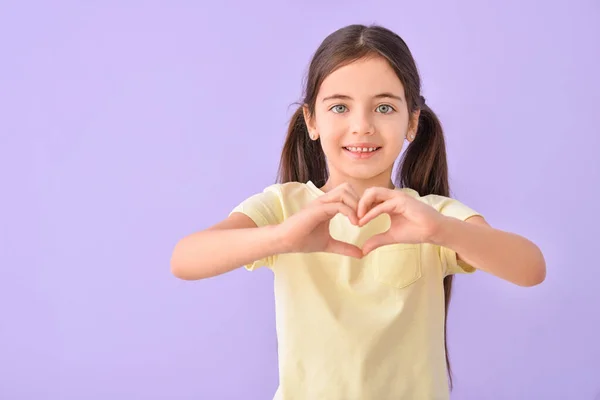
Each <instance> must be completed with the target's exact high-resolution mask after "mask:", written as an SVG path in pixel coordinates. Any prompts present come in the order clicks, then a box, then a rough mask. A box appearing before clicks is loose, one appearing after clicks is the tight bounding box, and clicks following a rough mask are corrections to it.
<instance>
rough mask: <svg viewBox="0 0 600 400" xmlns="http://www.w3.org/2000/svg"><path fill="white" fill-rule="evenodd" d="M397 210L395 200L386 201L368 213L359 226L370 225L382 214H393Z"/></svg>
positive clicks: (361, 219) (359, 221)
mask: <svg viewBox="0 0 600 400" xmlns="http://www.w3.org/2000/svg"><path fill="white" fill-rule="evenodd" d="M395 209H396V202H395V201H394V199H391V200H388V201H384V202H383V203H381V204H378V205H377V206H375V207H374V208H371V209H370V210H369V212H368V213H366V214H365V215H364V216H363V217H362V218H360V219H359V220H358V226H364V225H366V224H367V223H369V222H370V221H371V220H373V219H375V218H376V217H378V216H379V215H381V214H386V213H387V214H391V213H393V212H394V211H395Z"/></svg>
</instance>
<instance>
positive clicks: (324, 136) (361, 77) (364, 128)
mask: <svg viewBox="0 0 600 400" xmlns="http://www.w3.org/2000/svg"><path fill="white" fill-rule="evenodd" d="M304 116H305V119H306V122H307V126H308V130H309V133H310V135H311V136H312V137H313V139H316V138H317V137H318V138H320V139H321V146H322V147H323V152H324V153H325V157H326V158H327V165H328V168H329V174H330V180H333V181H335V182H336V183H335V184H339V183H341V182H344V181H354V182H357V181H360V182H362V181H377V182H378V183H380V182H379V181H380V180H381V182H384V181H385V180H387V182H389V179H390V176H391V173H392V169H393V167H394V162H395V161H396V159H397V158H398V156H399V154H400V151H401V150H402V146H403V142H404V140H405V139H408V140H409V141H412V140H413V138H412V136H411V135H414V134H416V129H417V122H418V113H414V114H413V116H412V118H409V113H408V107H407V103H406V98H405V96H404V86H403V85H402V83H401V82H400V80H399V79H398V77H397V76H396V74H395V72H394V70H393V69H392V67H391V66H390V65H389V63H388V62H387V60H385V59H384V58H381V57H370V58H366V59H361V60H358V61H355V62H353V63H351V64H349V65H346V66H344V67H341V68H339V69H337V70H336V71H334V72H333V73H331V74H330V75H329V76H328V77H327V78H325V80H324V81H323V83H322V85H321V88H320V90H319V93H318V96H317V100H316V104H315V113H314V115H313V116H309V115H308V110H307V108H306V107H305V109H304ZM383 184H384V185H385V184H386V183H385V182H384V183H383Z"/></svg>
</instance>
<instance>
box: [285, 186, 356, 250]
mask: <svg viewBox="0 0 600 400" xmlns="http://www.w3.org/2000/svg"><path fill="white" fill-rule="evenodd" d="M357 206H358V195H357V194H356V192H355V191H354V190H353V189H352V187H351V186H350V185H349V184H345V183H344V184H342V185H340V186H338V187H336V188H335V189H333V190H331V191H329V192H327V193H325V194H324V195H322V196H320V197H319V198H317V199H316V200H314V201H313V202H311V203H310V204H309V205H308V206H307V207H306V208H304V209H303V210H301V211H300V212H298V213H296V214H294V215H292V216H291V217H290V218H288V219H287V220H285V221H284V222H283V223H282V224H281V225H279V226H278V229H279V230H280V233H281V240H282V241H283V242H284V246H283V247H284V249H285V252H286V253H311V252H320V251H323V252H329V253H337V254H342V255H346V256H351V257H356V258H361V257H362V256H363V252H362V250H361V249H360V248H358V247H356V246H354V245H352V244H350V243H346V242H341V241H339V240H335V239H333V238H332V237H331V235H330V234H329V222H330V221H331V219H332V218H333V217H335V216H336V215H337V214H339V213H342V214H344V215H345V216H347V217H348V219H349V220H350V222H352V224H354V225H358V217H357V216H356V209H357Z"/></svg>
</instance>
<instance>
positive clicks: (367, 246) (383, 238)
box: [362, 231, 395, 256]
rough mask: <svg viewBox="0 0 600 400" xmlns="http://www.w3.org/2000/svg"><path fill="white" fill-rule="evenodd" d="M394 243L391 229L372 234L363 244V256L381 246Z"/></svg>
mask: <svg viewBox="0 0 600 400" xmlns="http://www.w3.org/2000/svg"><path fill="white" fill-rule="evenodd" d="M394 243H395V242H394V239H393V238H392V236H391V235H390V233H389V231H387V232H384V233H380V234H378V235H374V236H371V237H370V238H369V239H367V241H366V242H365V243H364V244H363V246H362V252H363V256H366V255H367V254H369V253H370V252H372V251H373V250H375V249H377V248H379V247H381V246H386V245H388V244H394Z"/></svg>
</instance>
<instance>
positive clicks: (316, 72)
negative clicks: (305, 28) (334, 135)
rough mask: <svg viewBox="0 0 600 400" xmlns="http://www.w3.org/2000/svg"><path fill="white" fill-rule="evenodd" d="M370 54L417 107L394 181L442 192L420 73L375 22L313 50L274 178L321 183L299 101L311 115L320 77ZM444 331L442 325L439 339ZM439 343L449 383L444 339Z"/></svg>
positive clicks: (440, 138) (437, 147)
mask: <svg viewBox="0 0 600 400" xmlns="http://www.w3.org/2000/svg"><path fill="white" fill-rule="evenodd" d="M372 56H380V57H384V58H385V59H387V61H388V62H389V63H390V66H391V67H392V68H393V69H394V71H395V72H396V75H397V76H398V78H399V79H400V81H401V82H402V84H403V85H404V91H405V93H404V94H405V97H406V101H407V104H408V110H409V112H411V113H412V112H415V111H417V110H418V109H420V110H421V113H420V116H419V125H418V130H417V135H416V138H415V140H413V141H412V142H411V143H410V144H409V145H408V147H407V149H406V151H405V152H404V154H403V156H402V158H401V160H400V164H399V168H398V170H397V172H396V179H395V184H396V186H398V187H408V188H411V189H414V190H416V191H417V192H418V193H419V195H421V196H426V195H428V194H436V195H441V196H446V197H448V196H449V195H450V193H449V192H450V189H449V184H448V166H447V162H446V148H445V142H444V135H443V131H442V126H441V124H440V121H439V120H438V118H437V116H436V115H435V114H434V112H433V111H432V110H431V109H430V108H429V107H428V106H427V105H426V104H425V101H424V98H423V97H422V96H421V79H420V77H419V73H418V70H417V66H416V65H415V61H414V59H413V56H412V54H411V52H410V50H409V49H408V46H407V45H406V43H405V42H404V40H402V38H401V37H400V36H398V35H397V34H395V33H394V32H392V31H390V30H388V29H386V28H383V27H381V26H377V25H372V26H364V25H349V26H346V27H344V28H341V29H339V30H337V31H335V32H333V33H332V34H330V35H329V36H328V37H327V38H325V40H324V41H323V43H321V45H320V46H319V48H318V49H317V51H316V52H315V54H314V57H313V59H312V61H311V63H310V67H309V70H308V76H307V79H306V85H305V90H304V93H305V94H304V100H303V101H302V103H301V104H300V107H299V108H298V110H297V111H296V112H295V113H294V115H293V116H292V118H291V121H290V124H289V128H288V132H287V137H286V139H285V143H284V146H283V150H282V154H281V160H280V165H279V171H278V182H279V183H286V182H302V183H306V182H307V181H309V180H310V181H312V182H313V183H314V184H315V185H317V186H318V187H320V186H323V185H324V184H325V182H326V181H327V178H328V176H329V174H328V171H327V164H326V161H325V154H324V153H323V149H322V148H321V144H320V142H319V140H318V139H317V140H311V139H310V138H309V135H308V129H307V126H306V122H305V120H304V114H303V109H302V106H303V105H306V106H307V107H308V111H309V113H310V114H311V115H314V112H315V102H316V98H317V93H318V91H319V88H320V86H321V84H322V82H323V80H324V79H325V78H326V77H327V76H328V75H329V74H331V73H332V72H334V71H335V70H336V69H338V68H340V67H342V66H344V65H347V64H350V63H352V62H353V61H357V60H359V59H363V58H365V57H372ZM451 289H452V275H449V276H447V277H445V278H444V294H445V299H446V310H445V318H444V326H445V325H446V322H447V319H448V306H449V304H450V294H451ZM445 337H446V328H445V327H444V339H445ZM444 347H445V349H446V365H447V368H448V377H449V383H450V388H452V371H451V368H450V361H449V357H448V347H447V344H446V340H444Z"/></svg>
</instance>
